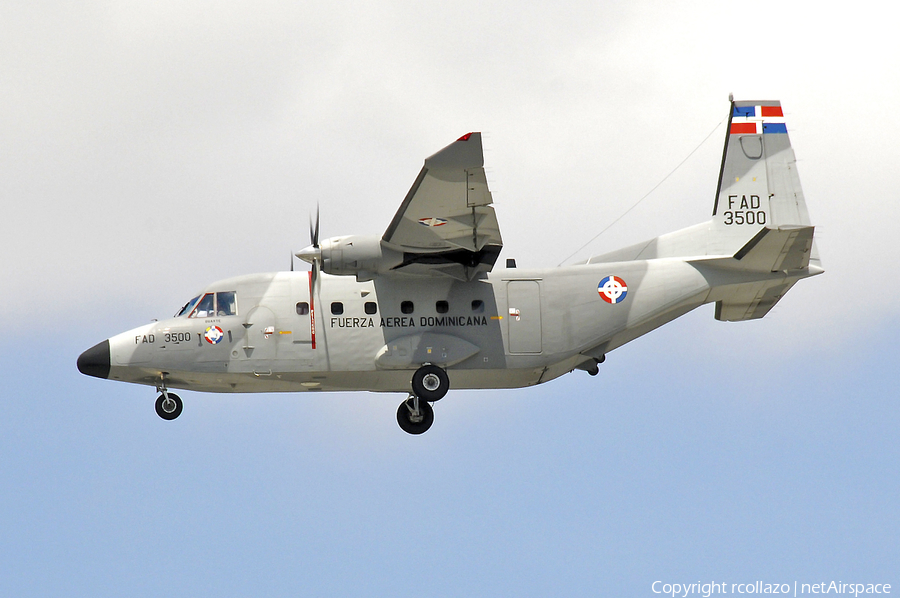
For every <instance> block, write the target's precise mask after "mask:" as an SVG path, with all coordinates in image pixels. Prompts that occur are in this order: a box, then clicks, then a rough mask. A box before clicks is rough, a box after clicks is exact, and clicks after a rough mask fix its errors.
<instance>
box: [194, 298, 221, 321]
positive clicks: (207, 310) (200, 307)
mask: <svg viewBox="0 0 900 598" xmlns="http://www.w3.org/2000/svg"><path fill="white" fill-rule="evenodd" d="M214 315H216V296H215V295H214V294H213V293H207V294H205V295H203V299H201V300H200V303H198V304H197V307H196V308H195V309H194V311H193V313H191V315H190V316H189V317H191V318H209V317H212V316H214Z"/></svg>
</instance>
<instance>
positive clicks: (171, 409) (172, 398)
mask: <svg viewBox="0 0 900 598" xmlns="http://www.w3.org/2000/svg"><path fill="white" fill-rule="evenodd" d="M182 409H184V403H182V402H181V397H179V396H178V395H176V394H174V393H171V392H165V391H163V393H162V394H161V395H159V398H157V399H156V414H157V415H159V416H160V417H161V418H163V419H175V418H176V417H178V416H179V415H181V411H182Z"/></svg>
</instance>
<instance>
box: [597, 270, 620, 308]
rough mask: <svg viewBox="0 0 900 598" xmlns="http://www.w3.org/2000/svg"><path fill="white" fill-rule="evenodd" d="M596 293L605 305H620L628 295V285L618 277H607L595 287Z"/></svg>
mask: <svg viewBox="0 0 900 598" xmlns="http://www.w3.org/2000/svg"><path fill="white" fill-rule="evenodd" d="M597 292H598V293H600V298H601V299H603V300H604V301H606V302H607V303H622V301H624V300H625V295H627V294H628V285H626V284H625V281H624V280H622V279H621V278H619V277H618V276H607V277H606V278H604V279H603V280H601V281H600V284H599V285H597Z"/></svg>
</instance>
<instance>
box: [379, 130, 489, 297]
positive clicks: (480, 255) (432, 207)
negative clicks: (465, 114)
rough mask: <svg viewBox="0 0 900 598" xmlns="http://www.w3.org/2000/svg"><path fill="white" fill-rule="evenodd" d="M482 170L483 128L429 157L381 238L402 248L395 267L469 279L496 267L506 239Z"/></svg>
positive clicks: (391, 245) (427, 274)
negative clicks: (498, 221) (501, 231)
mask: <svg viewBox="0 0 900 598" xmlns="http://www.w3.org/2000/svg"><path fill="white" fill-rule="evenodd" d="M492 202H493V199H492V198H491V192H490V190H489V189H488V185H487V177H486V176H485V174H484V152H483V149H482V145H481V133H469V134H467V135H463V136H462V137H460V138H459V139H458V140H456V141H455V142H453V143H451V144H450V145H448V146H447V147H445V148H444V149H442V150H441V151H439V152H437V153H436V154H434V155H433V156H430V157H429V158H426V159H425V165H424V166H423V167H422V170H421V172H419V176H418V177H416V180H415V182H414V183H413V185H412V188H410V190H409V193H407V194H406V198H405V199H404V200H403V203H402V204H401V205H400V209H399V210H397V213H396V214H395V215H394V219H393V220H392V221H391V224H390V226H388V228H387V230H386V231H385V233H384V236H383V237H382V241H383V242H384V243H385V244H387V246H388V247H390V248H391V249H394V250H396V251H399V252H402V254H403V261H402V263H401V264H400V265H398V266H396V267H394V268H393V270H394V271H397V272H402V273H404V274H413V275H424V276H434V275H445V276H450V277H452V278H457V279H460V280H471V279H473V278H474V277H475V276H477V275H478V274H479V273H482V272H489V271H490V270H491V268H493V266H494V263H495V262H496V261H497V257H498V256H499V255H500V250H501V249H502V248H503V240H502V238H501V237H500V226H499V224H498V223H497V215H496V213H495V212H494V208H493V207H491V205H490V204H491V203H492Z"/></svg>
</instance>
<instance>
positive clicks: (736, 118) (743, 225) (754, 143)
mask: <svg viewBox="0 0 900 598" xmlns="http://www.w3.org/2000/svg"><path fill="white" fill-rule="evenodd" d="M796 162H797V160H796V158H795V157H794V150H793V149H791V141H790V138H789V137H788V133H787V124H786V123H785V118H784V113H783V111H782V109H781V102H778V101H773V100H766V101H744V102H735V101H732V102H731V107H730V113H729V118H728V129H727V131H726V134H725V150H724V152H723V154H722V165H721V168H720V170H719V181H718V185H717V187H716V195H715V200H714V203H713V210H712V212H713V213H712V219H711V220H709V221H707V222H704V223H702V224H698V225H695V226H691V227H689V228H685V229H682V230H678V231H675V232H672V233H669V234H666V235H662V236H660V237H657V238H655V239H651V240H649V241H645V242H643V243H639V244H637V245H633V246H631V247H626V248H624V249H620V250H618V251H614V252H612V253H607V254H604V255H600V256H595V257H592V258H590V259H589V260H588V261H587V263H601V262H611V261H630V260H645V259H657V258H666V257H682V258H691V257H701V256H708V257H712V256H717V257H718V256H729V257H730V256H733V255H734V254H735V253H737V252H738V251H740V250H741V249H742V248H743V247H745V246H746V245H747V243H749V242H750V241H751V240H752V239H753V238H754V237H755V236H756V235H758V234H760V232H761V231H763V230H765V229H780V228H783V227H798V226H799V227H808V226H811V222H810V219H809V213H808V212H807V210H806V200H805V199H804V197H803V190H802V189H801V187H800V178H799V176H797V168H796ZM810 262H811V263H812V264H813V265H814V266H818V265H819V256H818V251H817V250H816V247H815V242H813V243H812V245H811V247H810Z"/></svg>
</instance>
